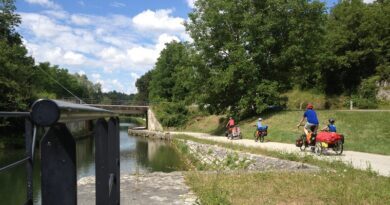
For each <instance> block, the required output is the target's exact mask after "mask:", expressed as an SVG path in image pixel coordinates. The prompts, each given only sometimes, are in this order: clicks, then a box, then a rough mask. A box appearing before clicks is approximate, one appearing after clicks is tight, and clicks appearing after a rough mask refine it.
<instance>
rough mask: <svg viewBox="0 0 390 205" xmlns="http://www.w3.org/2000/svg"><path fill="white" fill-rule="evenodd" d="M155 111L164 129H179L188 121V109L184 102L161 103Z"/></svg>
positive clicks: (155, 106) (155, 107) (156, 106)
mask: <svg viewBox="0 0 390 205" xmlns="http://www.w3.org/2000/svg"><path fill="white" fill-rule="evenodd" d="M153 110H154V111H155V114H156V116H157V118H158V120H159V122H160V123H161V125H163V126H164V127H179V126H181V125H184V124H185V123H186V122H187V120H188V116H187V114H188V109H187V108H186V106H185V105H184V103H183V102H160V103H158V104H156V105H154V106H153Z"/></svg>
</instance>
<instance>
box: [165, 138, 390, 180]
mask: <svg viewBox="0 0 390 205" xmlns="http://www.w3.org/2000/svg"><path fill="white" fill-rule="evenodd" d="M170 133H171V134H173V135H174V134H186V135H190V136H193V137H196V138H200V139H208V140H213V141H216V142H224V143H234V144H238V145H243V146H247V147H259V148H263V149H268V150H275V151H282V152H289V153H302V152H301V151H300V150H299V148H298V147H296V146H295V145H294V144H286V143H278V142H265V143H259V142H255V141H254V140H249V139H242V140H228V139H227V138H226V137H221V136H212V135H209V134H205V133H196V132H170ZM306 153H310V152H309V151H306ZM333 153H334V152H333V151H329V154H327V155H321V156H316V155H314V156H315V157H317V158H318V159H321V160H341V161H343V162H345V163H351V164H352V166H353V167H355V168H357V169H362V170H366V169H367V168H369V167H371V169H372V170H373V171H376V172H378V173H379V174H380V175H383V176H388V177H389V176H390V156H389V155H380V154H369V153H364V152H355V151H344V152H343V154H342V155H341V156H337V155H334V154H333Z"/></svg>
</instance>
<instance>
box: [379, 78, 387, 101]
mask: <svg viewBox="0 0 390 205" xmlns="http://www.w3.org/2000/svg"><path fill="white" fill-rule="evenodd" d="M376 97H377V98H378V99H379V100H387V101H390V83H388V82H387V81H385V82H382V83H380V84H379V90H378V93H377V95H376Z"/></svg>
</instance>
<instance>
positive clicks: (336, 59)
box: [136, 0, 390, 117]
mask: <svg viewBox="0 0 390 205" xmlns="http://www.w3.org/2000/svg"><path fill="white" fill-rule="evenodd" d="M195 6H196V7H195V8H194V10H193V11H192V12H191V13H190V14H189V21H188V22H187V23H186V29H187V31H188V33H189V34H190V36H191V37H192V39H193V42H191V43H188V42H185V43H180V42H171V43H169V44H167V46H166V48H165V49H164V50H163V51H162V52H161V55H160V57H159V58H158V60H157V63H156V64H155V66H154V68H153V69H152V70H151V71H149V72H147V73H146V74H145V75H143V76H142V77H141V78H139V79H138V81H137V82H136V86H137V88H138V91H139V93H138V95H137V96H136V97H137V98H139V99H142V100H148V101H151V102H169V103H170V104H171V105H174V104H177V105H178V106H183V104H184V105H189V104H192V103H195V104H197V105H199V107H200V108H204V109H206V110H207V111H209V112H210V113H224V112H226V111H228V112H231V113H232V114H234V115H236V116H240V117H245V116H252V115H255V114H259V113H261V112H262V111H264V110H265V109H267V108H268V107H269V106H283V105H284V104H285V101H286V99H285V98H283V97H281V94H282V93H284V92H287V91H289V90H291V89H300V90H308V89H310V90H313V89H314V90H316V91H318V92H321V93H324V94H325V95H326V96H340V95H344V96H349V97H350V98H354V99H356V101H357V102H358V103H361V104H364V103H366V104H367V103H368V104H370V103H371V104H373V105H375V103H376V98H375V95H376V92H377V89H378V86H377V84H378V82H380V81H382V82H383V81H389V76H390V63H389V59H390V29H389V28H390V1H389V0H377V1H374V3H370V4H365V3H363V2H362V0H343V1H340V2H339V3H338V4H337V5H335V6H334V7H332V8H331V9H330V10H329V9H326V7H325V4H324V3H322V2H320V1H316V0H314V1H309V0H297V1H285V0H264V1H253V0H197V1H196V2H195ZM171 110H172V109H171ZM167 112H169V111H167Z"/></svg>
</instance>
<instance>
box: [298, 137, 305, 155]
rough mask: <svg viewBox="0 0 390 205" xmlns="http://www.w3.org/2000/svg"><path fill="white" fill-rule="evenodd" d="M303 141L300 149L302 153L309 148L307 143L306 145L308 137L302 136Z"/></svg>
mask: <svg viewBox="0 0 390 205" xmlns="http://www.w3.org/2000/svg"><path fill="white" fill-rule="evenodd" d="M301 140H302V146H300V147H299V149H301V151H302V152H303V151H305V149H306V147H307V143H306V136H305V135H301Z"/></svg>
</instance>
